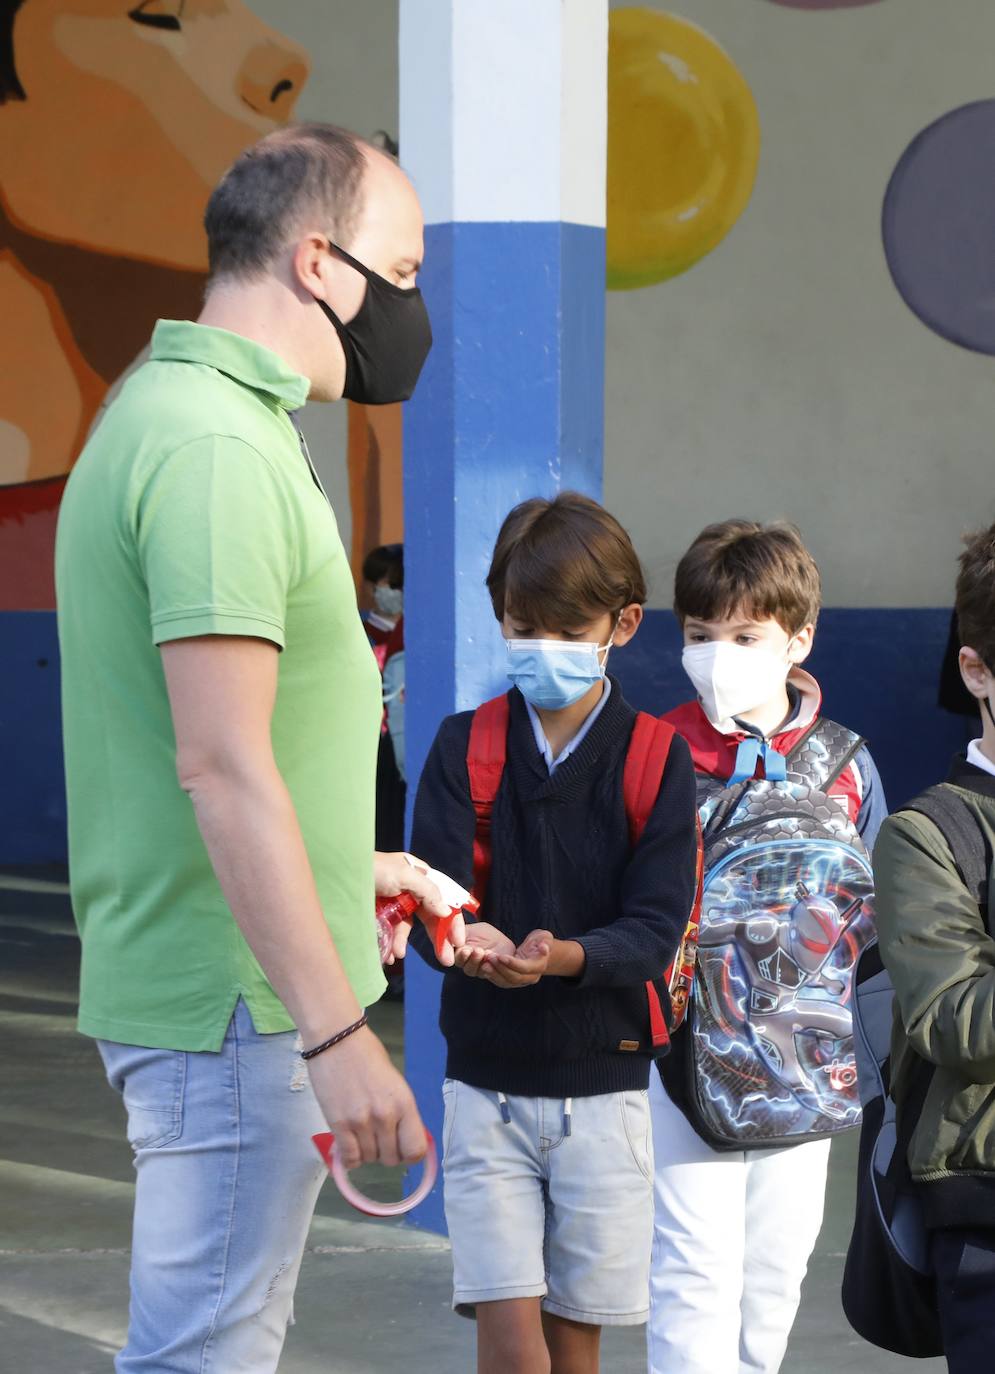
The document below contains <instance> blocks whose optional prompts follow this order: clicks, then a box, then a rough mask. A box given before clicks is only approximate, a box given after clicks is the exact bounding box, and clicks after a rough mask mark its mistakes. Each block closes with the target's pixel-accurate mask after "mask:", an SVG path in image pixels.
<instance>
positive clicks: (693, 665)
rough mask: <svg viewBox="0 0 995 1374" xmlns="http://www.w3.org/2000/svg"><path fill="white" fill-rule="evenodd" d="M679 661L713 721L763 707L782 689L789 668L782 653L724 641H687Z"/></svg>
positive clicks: (707, 714)
mask: <svg viewBox="0 0 995 1374" xmlns="http://www.w3.org/2000/svg"><path fill="white" fill-rule="evenodd" d="M681 663H682V664H683V667H684V671H685V672H686V673H687V675H688V677H689V678H690V679H691V681H692V682H693V683H694V687H695V691H696V692H697V693H698V696H699V697H700V698H701V704H702V707H703V709H704V712H705V715H706V716H707V717H708V719H709V720H710V721H712V722H713V723H714V724H718V722H719V721H723V720H728V719H729V718H730V717H732V716H741V715H743V713H744V712H745V711H754V710H756V708H757V707H758V706H764V705H765V704H766V703H767V702H768V701H770V700H771V699H772V698H773V697H775V696H776V695H777V693H778V692H779V691H781V690H782V689H783V687H784V684H785V681H786V680H787V676H788V671H789V669H790V667H791V664H790V663H789V662H788V660H787V658H786V657H785V656H784V655H783V654H777V653H775V652H774V651H773V650H771V649H765V648H762V647H761V646H760V645H753V646H747V645H744V644H732V643H730V642H729V641H728V640H712V641H711V642H710V643H708V644H688V645H686V646H685V649H684V653H683V655H682V658H681Z"/></svg>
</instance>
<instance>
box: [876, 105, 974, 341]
mask: <svg viewBox="0 0 995 1374" xmlns="http://www.w3.org/2000/svg"><path fill="white" fill-rule="evenodd" d="M881 232H882V236H883V238H884V251H885V257H886V258H887V260H888V267H889V269H890V271H891V275H892V278H893V280H894V282H895V285H896V286H897V287H898V290H899V292H900V294H901V296H902V299H903V300H904V301H905V303H906V305H907V306H908V307H909V309H910V310H912V311H914V313H915V314H916V315H918V317H919V319H920V320H922V322H923V324H925V325H928V326H929V328H930V329H932V330H934V331H935V332H936V333H937V334H939V335H941V336H942V337H943V338H944V339H949V340H950V342H951V343H955V344H960V345H961V346H962V347H963V348H970V349H973V350H974V351H975V352H976V353H989V354H995V100H979V101H976V102H974V103H973V104H970V105H962V106H960V107H959V108H958V109H956V110H951V111H950V113H949V114H946V115H943V116H942V117H941V118H940V119H938V120H937V121H936V122H935V123H934V124H930V125H928V126H927V127H926V128H925V129H923V131H922V133H921V134H919V135H918V136H917V137H916V138H914V139H913V140H912V142H911V143H910V144H909V146H908V148H906V150H905V152H904V153H903V154H902V156H901V158H900V159H899V162H898V165H897V167H896V168H895V170H894V172H893V173H892V175H891V180H890V181H889V183H888V189H887V191H886V192H885V198H884V209H883V211H882V216H881Z"/></svg>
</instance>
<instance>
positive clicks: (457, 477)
mask: <svg viewBox="0 0 995 1374" xmlns="http://www.w3.org/2000/svg"><path fill="white" fill-rule="evenodd" d="M607 11H608V5H607V0H502V2H501V3H500V4H495V3H494V0H401V2H400V82H401V89H400V105H401V123H400V143H401V160H402V163H403V165H404V167H405V168H406V170H407V171H408V172H409V174H410V175H411V177H412V179H413V181H414V183H415V186H416V187H417V189H418V192H419V194H420V196H421V200H422V204H423V206H424V210H425V219H426V232H425V265H424V268H423V270H422V274H421V279H420V284H421V287H422V290H423V292H424V294H425V298H426V300H427V303H428V308H429V311H430V313H431V317H432V328H433V332H434V335H435V346H434V348H433V350H432V353H431V355H430V357H429V360H428V363H427V365H426V368H425V372H424V374H423V376H422V379H421V381H420V383H419V386H418V390H417V392H416V395H415V397H414V399H413V400H412V402H411V403H410V404H409V405H408V406H407V407H406V411H405V417H404V508H405V510H404V514H405V544H406V550H407V557H406V560H405V565H406V566H405V582H406V586H405V607H406V617H405V623H406V636H405V638H406V645H407V649H406V667H407V758H408V775H409V778H410V779H412V781H413V782H414V781H415V780H416V779H417V776H418V773H419V771H420V768H421V765H422V763H423V761H424V759H425V756H426V754H427V752H428V749H429V746H430V745H431V742H432V739H433V738H434V735H435V732H436V729H437V727H438V725H439V722H440V720H441V719H442V718H443V716H445V715H447V714H449V713H451V712H453V711H460V710H465V709H467V708H470V707H474V706H476V705H478V704H479V703H480V702H481V701H483V700H485V699H486V698H487V697H489V696H492V695H494V693H495V692H497V691H500V690H501V689H502V686H503V685H504V645H503V641H502V639H501V636H500V633H499V631H498V627H497V624H496V622H495V620H494V615H493V612H492V610H491V605H490V601H489V599H488V596H487V591H486V588H485V586H484V577H485V574H486V571H487V566H488V562H489V559H490V553H491V549H492V547H493V545H494V540H495V537H496V535H497V532H498V529H499V527H500V524H501V521H502V520H503V518H504V516H505V515H506V514H507V513H508V511H509V510H510V509H511V507H512V506H513V505H515V504H516V503H517V502H519V501H522V500H524V499H525V498H526V497H529V496H535V495H552V494H554V493H556V492H557V491H560V490H565V489H574V490H580V491H584V492H588V493H589V494H591V495H594V496H599V495H600V492H601V473H602V449H603V429H604V302H605V234H604V224H605V219H604V215H605V115H606V104H607V52H608V13H607ZM413 790H414V789H413V787H412V793H413ZM406 983H407V987H406V1004H405V1005H406V1014H405V1025H406V1045H407V1072H408V1077H409V1079H410V1080H411V1082H412V1084H413V1085H414V1088H415V1091H416V1093H417V1095H418V1100H419V1103H420V1105H421V1109H422V1111H423V1113H424V1115H425V1118H426V1121H427V1123H428V1125H429V1127H430V1128H431V1130H432V1131H433V1133H434V1134H435V1135H436V1138H437V1139H439V1138H441V1093H440V1084H441V1082H442V1078H443V1073H444V1064H445V1058H444V1046H443V1042H442V1039H441V1037H440V1035H439V1032H438V1029H437V1020H438V1000H439V988H440V983H441V979H440V978H439V976H438V975H437V974H435V973H432V972H431V971H429V970H428V969H426V968H425V966H424V965H423V964H422V963H421V961H420V960H419V959H417V957H412V959H411V960H409V963H408V970H407V980H406ZM415 1219H416V1221H418V1222H419V1223H420V1224H421V1225H424V1226H429V1227H432V1228H433V1229H440V1230H441V1229H443V1226H444V1221H443V1215H442V1200H441V1190H439V1189H437V1190H436V1192H435V1193H434V1194H433V1196H432V1197H431V1198H430V1199H429V1200H428V1201H427V1202H426V1203H425V1204H424V1206H423V1207H422V1208H420V1209H419V1212H418V1213H417V1214H416V1218H415Z"/></svg>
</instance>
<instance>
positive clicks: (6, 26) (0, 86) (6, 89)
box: [0, 0, 24, 105]
mask: <svg viewBox="0 0 995 1374" xmlns="http://www.w3.org/2000/svg"><path fill="white" fill-rule="evenodd" d="M23 3H24V0H0V105H3V104H5V103H6V102H7V101H8V100H23V99H24V87H23V86H22V85H21V83H20V81H19V80H18V76H17V68H16V67H15V65H14V16H15V15H16V14H17V11H18V10H19V9H20V8H21V5H22V4H23Z"/></svg>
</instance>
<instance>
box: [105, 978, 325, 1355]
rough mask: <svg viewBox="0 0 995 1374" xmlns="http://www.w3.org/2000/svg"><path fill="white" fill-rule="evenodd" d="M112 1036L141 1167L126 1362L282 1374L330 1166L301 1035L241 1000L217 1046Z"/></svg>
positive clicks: (113, 1074)
mask: <svg viewBox="0 0 995 1374" xmlns="http://www.w3.org/2000/svg"><path fill="white" fill-rule="evenodd" d="M98 1045H99V1049H100V1053H101V1056H102V1058H103V1061H104V1065H105V1068H106V1069H107V1077H108V1079H109V1081H110V1083H111V1085H112V1086H113V1087H114V1088H116V1089H117V1090H118V1091H119V1092H120V1093H121V1094H122V1096H123V1097H124V1105H125V1107H126V1109H127V1113H128V1140H129V1141H130V1143H131V1146H132V1149H133V1151H134V1155H135V1169H136V1172H137V1175H138V1179H137V1188H136V1194H135V1220H134V1233H133V1240H132V1258H131V1307H130V1314H129V1323H128V1342H127V1345H126V1346H125V1348H124V1349H123V1350H122V1351H121V1353H120V1354H119V1355H118V1357H117V1360H116V1362H115V1369H116V1370H117V1374H138V1372H139V1371H143V1374H271V1371H273V1370H275V1369H276V1367H277V1363H278V1361H279V1358H280V1351H281V1350H282V1348H283V1342H284V1338H285V1336H286V1331H287V1323H288V1322H289V1321H290V1319H291V1313H292V1308H293V1297H294V1287H295V1285H296V1283H297V1274H298V1270H299V1269H300V1263H301V1256H302V1254H303V1251H304V1244H305V1241H306V1239H307V1233H308V1227H309V1225H310V1222H311V1216H312V1213H313V1211H314V1205H315V1202H316V1200H317V1197H318V1190H319V1188H320V1187H321V1184H322V1181H323V1179H324V1178H325V1176H326V1174H325V1168H324V1165H323V1164H322V1162H321V1160H320V1158H319V1156H318V1154H317V1151H316V1150H315V1148H314V1146H313V1145H312V1143H311V1136H312V1134H313V1133H314V1132H316V1131H320V1130H324V1129H325V1125H324V1121H323V1119H322V1115H321V1112H320V1110H319V1107H318V1103H317V1101H316V1099H315V1097H314V1094H313V1092H312V1090H311V1085H310V1082H309V1080H308V1076H307V1072H306V1070H305V1067H304V1064H303V1061H302V1060H301V1058H300V1055H299V1053H298V1052H297V1049H296V1036H295V1035H294V1034H293V1033H289V1034H281V1035H259V1034H257V1032H256V1030H255V1028H254V1027H253V1024H252V1019H251V1017H250V1016H249V1012H248V1010H247V1008H246V1007H245V1005H244V1003H242V1002H239V1003H238V1006H237V1007H236V1009H235V1013H234V1015H233V1016H232V1019H231V1022H230V1024H229V1026H228V1032H227V1034H226V1036H225V1041H224V1044H223V1046H222V1047H221V1050H220V1051H219V1052H218V1053H217V1054H210V1053H208V1054H188V1053H186V1052H184V1051H181V1050H153V1049H142V1048H140V1047H138V1046H135V1045H119V1044H115V1043H111V1042H109V1041H99V1042H98Z"/></svg>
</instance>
